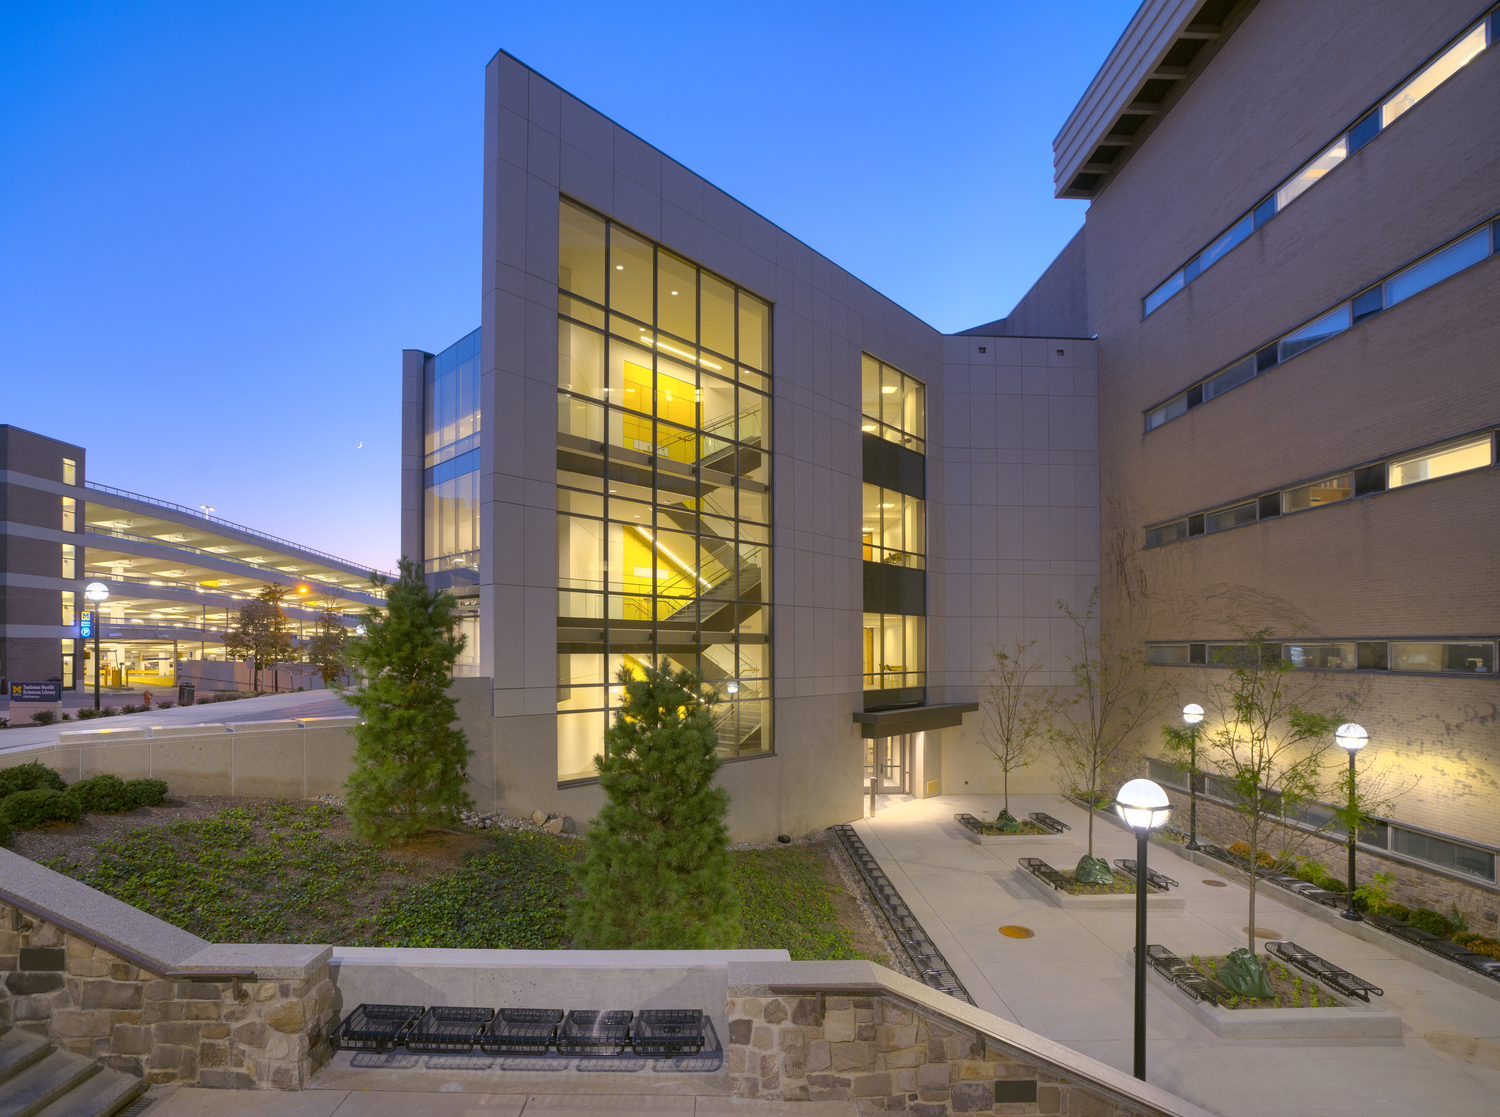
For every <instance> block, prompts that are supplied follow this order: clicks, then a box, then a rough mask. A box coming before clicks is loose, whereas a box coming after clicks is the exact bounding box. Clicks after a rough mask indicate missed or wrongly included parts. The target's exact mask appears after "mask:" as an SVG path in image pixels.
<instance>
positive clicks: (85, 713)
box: [78, 706, 104, 721]
mask: <svg viewBox="0 0 1500 1117" xmlns="http://www.w3.org/2000/svg"><path fill="white" fill-rule="evenodd" d="M102 713H104V711H103V710H96V709H94V707H92V706H85V707H84V708H83V709H81V710H79V711H78V720H79V721H90V720H92V719H93V718H96V717H98V716H100V715H101V714H102Z"/></svg>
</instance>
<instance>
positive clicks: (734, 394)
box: [557, 201, 771, 781]
mask: <svg viewBox="0 0 1500 1117" xmlns="http://www.w3.org/2000/svg"><path fill="white" fill-rule="evenodd" d="M558 240H559V244H558V309H559V314H558V339H557V360H558V364H557V376H558V379H557V389H558V391H557V432H558V433H557V484H558V489H557V509H558V516H557V575H558V582H557V584H558V607H557V710H558V719H557V733H558V759H557V775H558V779H559V781H568V780H577V779H588V778H592V777H594V775H595V770H594V766H593V761H594V757H596V756H599V755H602V754H603V753H604V748H605V744H604V730H605V726H606V724H607V720H608V718H609V717H610V716H612V715H611V711H612V710H613V709H615V708H616V707H617V706H618V705H619V703H620V700H621V697H622V691H623V688H622V687H621V686H620V685H619V683H618V675H619V672H620V669H621V668H622V667H623V668H628V669H629V670H630V671H631V672H632V673H633V674H635V675H636V676H637V677H639V675H640V674H641V669H642V668H643V666H644V665H646V664H648V663H651V662H653V661H656V660H660V659H665V660H667V661H668V663H669V665H670V666H671V667H673V668H687V669H689V670H693V671H698V672H701V673H702V675H703V677H704V679H705V680H706V681H707V682H708V683H710V684H711V685H712V686H713V687H714V689H715V690H716V691H717V692H718V694H719V697H720V699H721V701H720V703H719V704H718V706H717V707H716V709H715V714H714V718H715V724H716V729H717V733H718V751H719V754H720V755H721V756H725V757H732V756H747V755H755V754H759V753H766V752H769V751H770V749H771V663H770V629H771V610H770V577H771V569H770V557H771V528H770V515H771V504H770V483H771V458H770V449H771V447H770V437H771V430H770V408H771V402H770V396H769V392H770V372H771V368H770V353H771V308H770V306H769V305H768V304H767V303H765V302H764V301H762V300H761V299H758V298H756V297H755V296H754V295H752V294H750V293H749V292H748V291H745V290H743V289H741V288H738V287H736V286H735V285H734V284H732V283H729V282H727V281H725V280H723V279H720V278H719V277H718V276H715V275H712V274H711V273H709V272H707V271H704V270H703V269H701V268H699V267H698V266H697V265H695V264H693V263H691V262H690V261H688V260H685V259H683V258H682V257H680V256H676V255H674V254H672V253H670V252H668V251H667V250H666V249H664V248H662V247H661V246H659V245H657V244H654V243H652V242H651V241H648V240H645V239H643V238H641V237H639V236H637V235H636V234H634V233H632V232H631V231H629V230H628V229H625V228H623V227H621V226H619V225H616V224H614V223H613V222H611V221H608V220H606V219H604V218H602V217H600V216H598V215H596V214H594V213H593V212H591V211H588V210H586V209H584V208H582V207H580V206H576V205H573V204H572V203H570V202H567V201H564V202H562V204H561V210H560V215H559V238H558Z"/></svg>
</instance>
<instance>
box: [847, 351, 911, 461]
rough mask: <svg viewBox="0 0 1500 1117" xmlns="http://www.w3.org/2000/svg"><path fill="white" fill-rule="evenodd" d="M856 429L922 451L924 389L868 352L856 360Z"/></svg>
mask: <svg viewBox="0 0 1500 1117" xmlns="http://www.w3.org/2000/svg"><path fill="white" fill-rule="evenodd" d="M860 413H861V415H863V417H864V418H863V420H862V421H861V423H860V429H861V430H862V431H864V433H866V434H873V435H876V436H878V437H880V438H883V439H885V440H886V441H888V442H897V443H900V444H901V445H902V446H905V447H906V448H907V449H909V450H914V451H915V452H917V453H918V454H925V453H926V452H927V451H926V445H927V442H926V439H927V389H926V388H924V387H923V386H922V383H921V381H919V380H914V379H912V378H911V377H910V376H907V375H906V374H905V373H904V372H902V371H901V370H900V369H897V368H895V367H893V366H891V365H888V364H886V363H885V362H884V361H877V360H876V359H875V358H874V357H872V356H870V355H869V354H868V353H866V354H864V356H863V358H862V359H861V362H860Z"/></svg>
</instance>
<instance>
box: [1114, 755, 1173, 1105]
mask: <svg viewBox="0 0 1500 1117" xmlns="http://www.w3.org/2000/svg"><path fill="white" fill-rule="evenodd" d="M1115 810H1116V811H1118V812H1119V815H1120V817H1121V818H1123V819H1124V820H1125V825H1126V826H1128V827H1130V828H1131V829H1132V830H1134V831H1135V1076H1136V1077H1137V1078H1139V1079H1140V1080H1141V1081H1142V1082H1144V1081H1146V846H1147V845H1148V844H1149V843H1150V841H1151V831H1153V830H1155V829H1156V828H1157V827H1158V826H1161V825H1162V824H1163V823H1164V822H1166V821H1167V817H1168V816H1169V815H1170V814H1171V813H1172V801H1171V800H1170V799H1168V798H1167V793H1166V792H1165V791H1163V790H1162V789H1161V788H1160V787H1158V786H1157V785H1156V784H1154V783H1152V782H1151V781H1150V780H1131V781H1130V782H1129V783H1127V784H1126V785H1125V786H1124V787H1122V788H1120V790H1119V792H1118V793H1117V794H1116V795H1115Z"/></svg>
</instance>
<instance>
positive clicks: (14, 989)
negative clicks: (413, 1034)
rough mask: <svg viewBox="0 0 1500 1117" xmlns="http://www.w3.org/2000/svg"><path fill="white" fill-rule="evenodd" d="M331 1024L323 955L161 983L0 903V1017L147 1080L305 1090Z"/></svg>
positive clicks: (322, 1059)
mask: <svg viewBox="0 0 1500 1117" xmlns="http://www.w3.org/2000/svg"><path fill="white" fill-rule="evenodd" d="M333 1020H334V1013H333V983H332V981H330V980H329V975H328V963H327V958H326V956H325V957H324V958H323V961H322V962H321V963H319V964H318V965H316V966H313V967H310V968H309V969H308V971H307V972H306V973H304V974H303V975H302V976H300V977H298V978H296V979H291V980H275V981H254V980H245V981H238V982H235V981H197V980H183V979H181V978H173V979H168V978H164V977H162V976H161V975H159V974H155V973H152V972H151V971H150V970H146V969H142V968H140V967H138V966H135V965H133V964H131V963H130V962H128V961H126V960H125V959H124V958H121V957H119V956H118V955H116V954H113V953H111V952H110V951H108V950H106V949H105V948H103V947H100V946H95V945H94V944H93V943H91V942H89V941H88V940H86V939H84V938H82V937H81V936H78V935H75V934H72V933H70V932H68V931H65V930H63V929H62V928H60V927H57V926H54V925H53V924H51V923H48V922H46V921H44V920H42V919H40V918H38V917H35V916H32V915H29V914H28V913H26V912H24V911H22V910H21V909H19V908H16V907H13V906H11V905H8V904H4V903H0V1024H10V1025H14V1026H15V1027H18V1028H24V1029H26V1030H28V1031H32V1032H35V1033H37V1034H38V1035H43V1036H46V1037H47V1038H48V1039H50V1040H51V1041H52V1042H53V1043H54V1044H56V1045H57V1046H59V1047H64V1048H67V1049H68V1050H69V1051H73V1052H76V1053H77V1054H80V1055H84V1056H86V1057H88V1058H91V1059H99V1060H101V1061H102V1062H103V1063H104V1064H105V1065H106V1066H110V1067H113V1068H115V1069H116V1070H122V1071H126V1072H128V1073H131V1074H135V1075H138V1076H140V1077H142V1078H144V1079H145V1080H146V1081H147V1082H148V1083H151V1084H153V1085H154V1084H158V1083H176V1084H181V1085H195V1086H219V1087H229V1088H236V1089H264V1088H274V1089H281V1090H298V1089H301V1088H302V1087H303V1086H305V1085H306V1084H307V1081H308V1079H309V1078H311V1077H312V1073H313V1071H314V1070H315V1069H316V1068H317V1067H318V1066H319V1065H321V1064H322V1063H323V1062H325V1061H326V1060H327V1058H328V1054H329V1050H328V1043H327V1035H328V1031H329V1029H330V1028H331V1027H332V1025H333Z"/></svg>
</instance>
